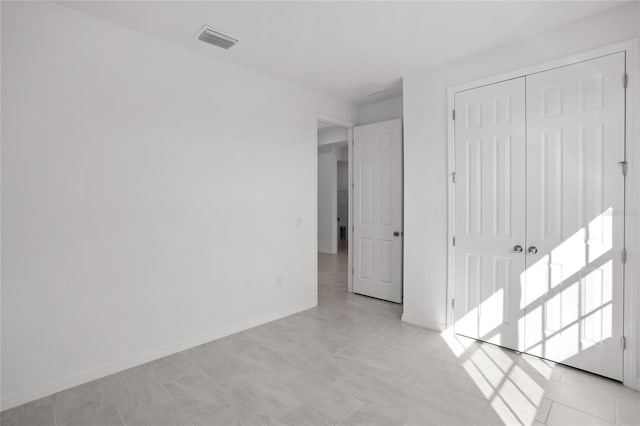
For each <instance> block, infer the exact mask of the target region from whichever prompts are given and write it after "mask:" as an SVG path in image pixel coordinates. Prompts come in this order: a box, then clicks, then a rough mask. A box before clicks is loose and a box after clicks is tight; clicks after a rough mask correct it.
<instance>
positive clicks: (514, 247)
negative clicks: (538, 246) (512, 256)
mask: <svg viewBox="0 0 640 426" xmlns="http://www.w3.org/2000/svg"><path fill="white" fill-rule="evenodd" d="M522 250H524V249H523V248H522V246H521V245H520V244H518V245H517V246H513V251H514V252H516V253H522Z"/></svg>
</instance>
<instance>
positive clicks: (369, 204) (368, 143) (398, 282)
mask: <svg viewBox="0 0 640 426" xmlns="http://www.w3.org/2000/svg"><path fill="white" fill-rule="evenodd" d="M353 163H354V181H353V182H354V197H353V200H354V215H353V217H354V221H355V223H354V231H353V232H354V244H355V245H354V250H353V262H354V276H353V291H354V292H355V293H360V294H364V295H367V296H372V297H377V298H379V299H384V300H390V301H392V302H397V303H400V302H402V235H401V232H402V124H401V121H400V120H391V121H385V122H382V123H375V124H369V125H366V126H359V127H356V128H355V129H354V150H353ZM394 232H397V233H398V235H397V236H394Z"/></svg>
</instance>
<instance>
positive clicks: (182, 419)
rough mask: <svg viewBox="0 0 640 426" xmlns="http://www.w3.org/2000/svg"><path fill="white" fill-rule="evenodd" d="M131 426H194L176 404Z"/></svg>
mask: <svg viewBox="0 0 640 426" xmlns="http://www.w3.org/2000/svg"><path fill="white" fill-rule="evenodd" d="M132 426H195V423H194V422H193V420H191V419H190V418H189V416H187V414H186V413H185V412H184V410H182V408H181V407H179V406H178V405H177V404H172V405H170V406H168V407H167V408H165V409H163V410H160V411H158V412H156V413H153V414H151V415H150V416H148V417H146V418H144V419H142V420H139V421H137V422H136V423H134V424H133V425H132Z"/></svg>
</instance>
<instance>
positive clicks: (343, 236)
mask: <svg viewBox="0 0 640 426" xmlns="http://www.w3.org/2000/svg"><path fill="white" fill-rule="evenodd" d="M351 138H352V125H351V124H348V123H344V122H340V121H338V120H333V119H330V118H325V117H323V118H319V119H318V121H317V143H318V146H317V211H318V216H317V252H318V275H317V280H318V297H319V299H322V298H325V299H327V298H328V299H334V298H335V297H337V295H338V294H343V293H344V292H350V291H351V274H350V273H349V271H351V249H350V247H349V242H350V236H351V227H350V224H351V202H352V200H351V198H352V193H351V188H352V179H351V176H352V174H351V167H350V164H351V163H350V157H351V149H350V147H351V146H352V143H351V140H352V139H351Z"/></svg>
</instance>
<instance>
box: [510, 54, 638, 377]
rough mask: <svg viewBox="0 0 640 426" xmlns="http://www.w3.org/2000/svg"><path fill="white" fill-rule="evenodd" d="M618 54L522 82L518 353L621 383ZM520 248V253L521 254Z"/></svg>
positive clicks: (621, 102) (621, 67) (621, 101)
mask: <svg viewBox="0 0 640 426" xmlns="http://www.w3.org/2000/svg"><path fill="white" fill-rule="evenodd" d="M624 73H625V56H624V53H620V54H614V55H609V56H605V57H601V58H597V59H593V60H590V61H585V62H581V63H578V64H574V65H570V66H565V67H561V68H557V69H553V70H549V71H546V72H542V73H538V74H532V75H530V76H527V77H526V86H527V189H526V194H527V196H526V199H527V222H526V226H527V232H526V233H527V249H528V252H527V256H526V259H527V260H526V273H525V283H524V291H523V297H522V300H521V304H520V308H521V309H523V310H524V311H525V320H524V327H525V329H524V336H525V342H524V348H523V350H524V351H526V352H529V353H531V354H534V355H538V356H541V357H544V358H548V359H551V360H553V361H557V362H562V363H564V364H568V365H571V366H574V367H577V368H581V369H584V370H588V371H591V372H594V373H597V374H600V375H603V376H607V377H611V378H614V379H618V380H620V379H621V378H622V347H621V340H620V339H621V337H622V330H623V327H622V313H623V310H622V308H623V303H622V302H623V299H622V297H623V264H622V261H621V253H622V249H623V231H624V229H623V226H624V177H623V175H622V173H621V167H620V165H619V164H618V163H619V162H620V161H623V160H624V137H625V135H624V117H625V111H624V108H625V91H624V87H623V84H622V81H623V75H624ZM529 249H530V250H529Z"/></svg>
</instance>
